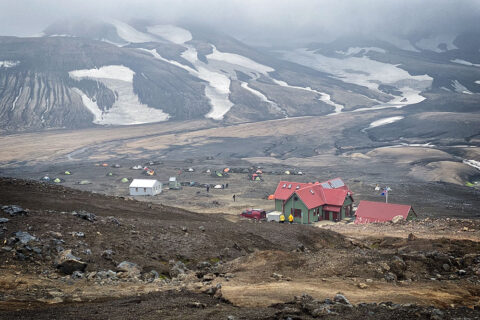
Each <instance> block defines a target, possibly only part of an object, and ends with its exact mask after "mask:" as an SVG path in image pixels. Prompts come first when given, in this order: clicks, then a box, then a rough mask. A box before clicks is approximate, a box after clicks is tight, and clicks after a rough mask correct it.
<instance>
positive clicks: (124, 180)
mask: <svg viewBox="0 0 480 320" xmlns="http://www.w3.org/2000/svg"><path fill="white" fill-rule="evenodd" d="M120 182H122V183H127V182H128V179H127V178H122V180H120Z"/></svg>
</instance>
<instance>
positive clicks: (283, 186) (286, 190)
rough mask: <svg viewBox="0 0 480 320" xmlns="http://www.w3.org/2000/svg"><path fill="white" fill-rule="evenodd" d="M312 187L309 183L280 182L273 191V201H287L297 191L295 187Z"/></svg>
mask: <svg viewBox="0 0 480 320" xmlns="http://www.w3.org/2000/svg"><path fill="white" fill-rule="evenodd" d="M308 185H312V184H311V183H301V182H289V181H280V182H279V183H278V186H277V190H275V193H274V195H275V199H278V200H287V199H288V198H290V196H291V195H292V194H293V193H294V192H295V190H298V189H297V187H299V189H300V188H303V187H305V186H308Z"/></svg>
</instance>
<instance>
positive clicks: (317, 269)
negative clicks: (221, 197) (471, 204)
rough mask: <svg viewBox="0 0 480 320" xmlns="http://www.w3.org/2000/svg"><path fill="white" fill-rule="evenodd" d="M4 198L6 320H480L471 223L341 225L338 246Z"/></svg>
mask: <svg viewBox="0 0 480 320" xmlns="http://www.w3.org/2000/svg"><path fill="white" fill-rule="evenodd" d="M0 189H1V190H2V192H1V193H0V205H1V210H0V240H1V245H0V246H1V248H0V270H1V271H0V318H2V319H30V318H35V319H52V318H73V319H85V318H96V319H107V318H108V319H131V318H141V319H157V318H162V319H169V318H171V319H175V318H196V319H252V318H253V319H288V318H291V319H310V318H318V317H322V318H326V319H360V318H363V319H365V318H371V319H387V318H388V319H406V318H414V319H452V318H460V319H478V318H479V315H480V312H479V305H480V242H479V241H478V240H479V238H478V237H476V235H478V230H479V229H480V228H479V224H478V223H477V222H476V221H473V220H448V222H449V223H445V221H447V220H445V219H443V220H435V219H433V220H432V219H429V220H427V221H424V220H422V221H419V222H414V223H404V224H399V225H379V226H377V230H378V231H379V232H378V233H377V234H375V232H374V229H375V225H371V226H367V227H363V228H366V229H361V228H362V227H357V226H350V225H345V226H342V225H338V226H337V227H338V228H339V229H338V230H336V231H339V232H341V233H343V234H341V233H337V232H334V231H331V230H325V228H326V227H325V228H314V227H311V226H301V225H280V224H276V223H254V222H250V221H240V222H237V223H235V222H230V221H227V220H226V219H224V218H223V217H222V215H214V216H213V215H202V214H196V213H192V212H188V211H185V210H180V209H176V208H171V207H166V206H161V205H154V204H149V203H146V202H137V201H132V200H126V199H122V198H118V197H108V196H104V195H99V194H93V193H89V192H82V191H78V190H74V189H69V188H64V187H61V186H53V185H46V184H41V183H37V182H31V181H24V180H15V179H3V178H2V179H0ZM328 228H332V229H334V227H330V226H329V227H328ZM347 228H350V229H349V232H346V231H345V230H347ZM355 228H358V230H357V231H359V233H358V234H359V236H357V237H356V236H355V232H354V229H355ZM465 228H467V229H465ZM425 229H428V230H429V232H426V231H425ZM362 230H363V233H360V231H362ZM365 230H367V231H370V232H371V233H370V234H366V231H365ZM395 230H404V232H406V231H408V236H406V237H404V236H402V234H401V233H400V234H399V235H395V232H394V231H395ZM449 231H451V232H449ZM437 232H442V236H441V237H437V238H435V237H430V238H429V237H425V235H426V234H428V233H430V234H435V233H437ZM459 233H460V234H468V236H469V237H470V238H468V239H463V238H461V237H459V236H458V234H459ZM450 236H451V237H450Z"/></svg>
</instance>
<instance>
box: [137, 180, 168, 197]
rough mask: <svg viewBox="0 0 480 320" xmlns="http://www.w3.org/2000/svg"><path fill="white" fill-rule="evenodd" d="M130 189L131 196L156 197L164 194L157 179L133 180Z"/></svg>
mask: <svg viewBox="0 0 480 320" xmlns="http://www.w3.org/2000/svg"><path fill="white" fill-rule="evenodd" d="M129 189H130V195H131V196H154V195H157V194H159V193H161V192H162V184H161V183H160V182H159V181H158V180H155V179H133V181H132V183H130V187H129Z"/></svg>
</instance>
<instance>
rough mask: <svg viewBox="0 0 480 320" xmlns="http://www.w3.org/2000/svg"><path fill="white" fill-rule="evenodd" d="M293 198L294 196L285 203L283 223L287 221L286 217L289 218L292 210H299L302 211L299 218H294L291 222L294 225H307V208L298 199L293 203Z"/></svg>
mask: <svg viewBox="0 0 480 320" xmlns="http://www.w3.org/2000/svg"><path fill="white" fill-rule="evenodd" d="M294 197H295V194H294V195H293V196H291V197H290V199H288V200H287V202H285V207H284V208H285V211H284V212H285V221H288V217H289V216H290V213H291V212H292V208H295V209H300V210H302V216H301V217H294V220H293V222H295V223H302V224H307V223H308V215H307V213H308V209H307V206H306V205H305V204H304V203H303V202H302V200H300V198H298V200H297V201H293V199H294Z"/></svg>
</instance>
